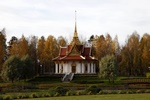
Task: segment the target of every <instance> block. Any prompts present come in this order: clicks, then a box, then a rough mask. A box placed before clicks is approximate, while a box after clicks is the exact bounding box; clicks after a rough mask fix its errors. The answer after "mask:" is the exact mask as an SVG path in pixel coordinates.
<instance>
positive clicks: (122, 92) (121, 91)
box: [118, 90, 126, 94]
mask: <svg viewBox="0 0 150 100" xmlns="http://www.w3.org/2000/svg"><path fill="white" fill-rule="evenodd" d="M125 93H126V92H125V91H124V90H119V91H118V94H125Z"/></svg>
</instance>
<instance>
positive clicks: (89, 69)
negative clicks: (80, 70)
mask: <svg viewBox="0 0 150 100" xmlns="http://www.w3.org/2000/svg"><path fill="white" fill-rule="evenodd" d="M88 73H90V63H88Z"/></svg>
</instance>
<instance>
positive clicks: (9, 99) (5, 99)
mask: <svg viewBox="0 0 150 100" xmlns="http://www.w3.org/2000/svg"><path fill="white" fill-rule="evenodd" d="M2 100H13V98H12V97H11V96H10V95H6V96H3V99H2Z"/></svg>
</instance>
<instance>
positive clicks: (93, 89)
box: [85, 85, 101, 94]
mask: <svg viewBox="0 0 150 100" xmlns="http://www.w3.org/2000/svg"><path fill="white" fill-rule="evenodd" d="M85 91H86V92H87V93H89V92H91V94H97V93H99V91H101V89H100V87H98V86H95V85H92V86H89V87H88V88H87V89H86V90H85Z"/></svg>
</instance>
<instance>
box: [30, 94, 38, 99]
mask: <svg viewBox="0 0 150 100" xmlns="http://www.w3.org/2000/svg"><path fill="white" fill-rule="evenodd" d="M30 97H31V98H38V95H37V94H36V93H32V94H31V95H30Z"/></svg>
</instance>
